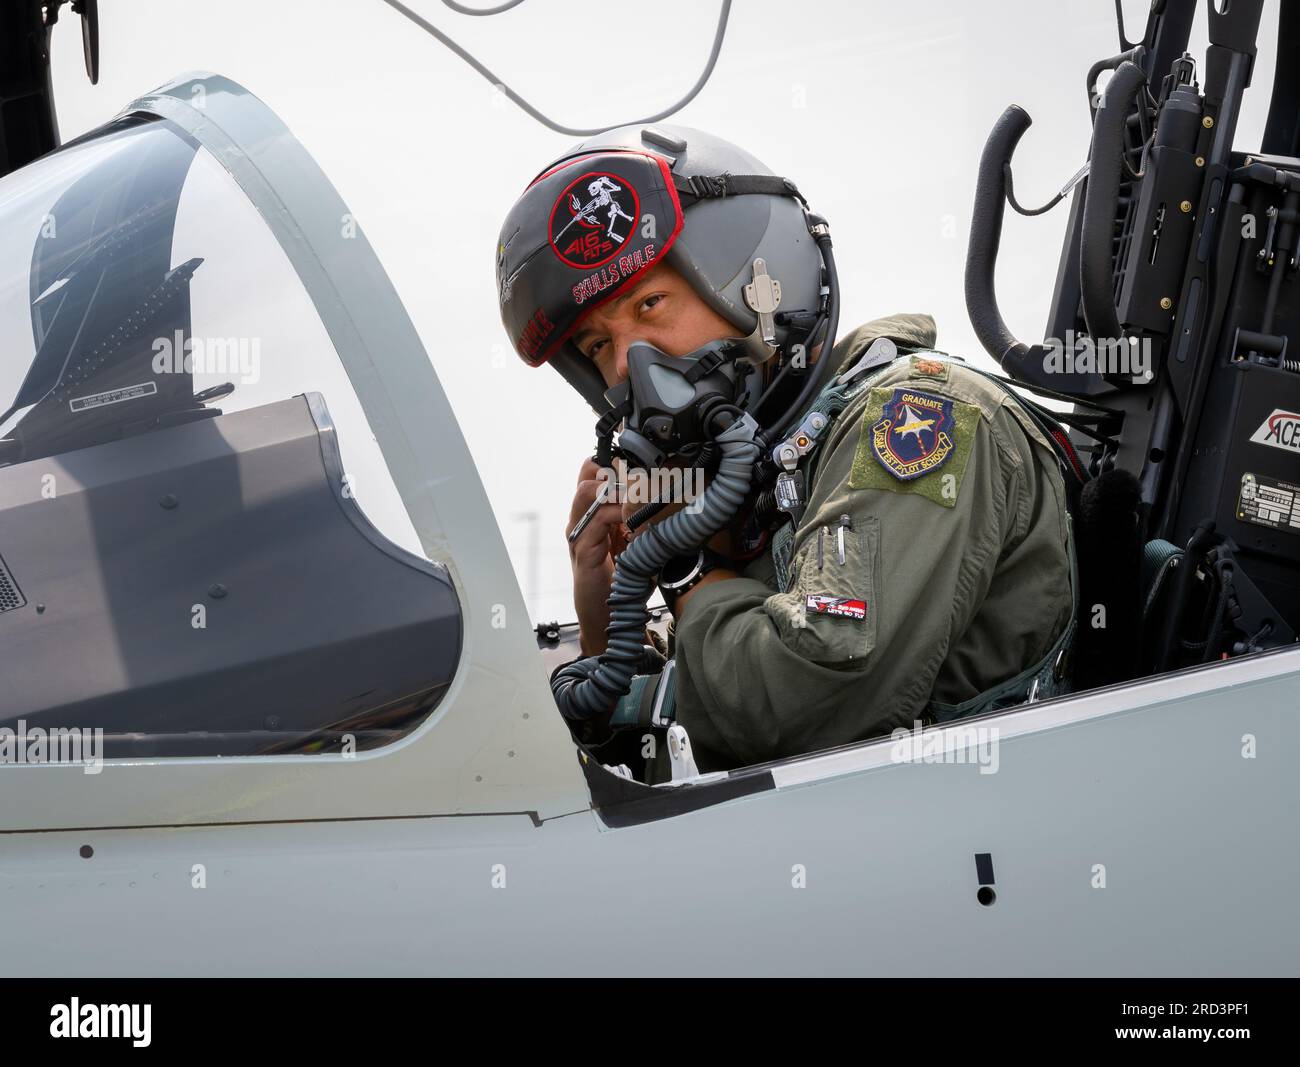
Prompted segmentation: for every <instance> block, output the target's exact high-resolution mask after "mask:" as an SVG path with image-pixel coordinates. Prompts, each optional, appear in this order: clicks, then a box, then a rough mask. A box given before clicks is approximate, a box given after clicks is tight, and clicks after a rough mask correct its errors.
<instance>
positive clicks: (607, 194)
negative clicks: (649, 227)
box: [555, 174, 636, 244]
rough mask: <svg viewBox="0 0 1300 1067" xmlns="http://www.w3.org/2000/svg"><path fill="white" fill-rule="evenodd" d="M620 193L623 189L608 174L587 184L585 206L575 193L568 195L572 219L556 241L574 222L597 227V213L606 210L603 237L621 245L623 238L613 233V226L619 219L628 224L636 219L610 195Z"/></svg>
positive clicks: (557, 235)
mask: <svg viewBox="0 0 1300 1067" xmlns="http://www.w3.org/2000/svg"><path fill="white" fill-rule="evenodd" d="M622 191H623V187H622V186H621V185H619V184H617V183H616V182H615V181H614V180H613V179H612V178H610V176H609V175H608V174H602V175H600V177H598V178H597V179H596V180H595V181H593V182H591V183H590V184H588V186H587V193H588V195H590V197H591V199H590V200H588V201H587V202H586V203H585V204H584V203H582V201H581V200H579V199H578V194H577V193H570V194H569V207H570V209H571V210H572V211H573V218H571V219H570V220H569V221H568V223H567V224H565V226H564V229H562V230H560V232H559V233H558V234H556V235H555V237H556V240H559V238H560V237H561V236H562V235H563V234H564V232H565V230H567V229H568V228H569V227H570V226H572V225H573V224H574V223H575V222H583V223H585V224H586V225H588V226H599V225H600V220H599V218H598V217H597V212H599V211H601V210H602V209H608V213H609V226H608V227H607V228H606V230H605V236H606V237H609V238H611V239H613V240H615V241H617V242H618V243H619V244H622V243H623V241H624V236H623V235H620V234H618V233H615V232H614V226H615V224H616V223H617V222H618V220H619V219H620V218H622V219H627V221H628V222H632V223H635V222H636V219H634V218H633V217H632V216H631V215H629V214H628V213H627V212H626V211H624V210H623V209H622V208H621V207H619V205H618V201H617V200H615V199H614V197H613V195H612V194H614V193H621V192H622Z"/></svg>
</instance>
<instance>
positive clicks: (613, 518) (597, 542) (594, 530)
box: [565, 504, 623, 568]
mask: <svg viewBox="0 0 1300 1067" xmlns="http://www.w3.org/2000/svg"><path fill="white" fill-rule="evenodd" d="M622 522H623V506H622V505H621V504H601V505H600V507H598V508H597V509H596V510H595V511H594V512H592V515H591V518H590V519H589V520H588V521H587V524H586V526H584V527H583V528H582V531H581V532H580V533H579V534H578V535H577V537H574V538H573V540H572V541H570V542H569V555H570V557H571V558H572V560H573V565H574V566H575V567H578V568H582V567H596V566H600V565H603V564H604V562H605V561H606V560H607V559H609V556H610V548H611V545H610V532H611V528H612V527H615V526H621V525H622ZM576 525H577V523H571V524H570V526H569V528H568V530H566V531H565V536H566V537H568V536H571V535H572V534H573V530H574V527H575V526H576Z"/></svg>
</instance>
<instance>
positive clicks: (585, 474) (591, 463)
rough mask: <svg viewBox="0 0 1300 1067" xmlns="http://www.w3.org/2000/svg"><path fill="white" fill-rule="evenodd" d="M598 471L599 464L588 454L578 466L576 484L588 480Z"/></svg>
mask: <svg viewBox="0 0 1300 1067" xmlns="http://www.w3.org/2000/svg"><path fill="white" fill-rule="evenodd" d="M599 473H600V464H599V463H597V462H596V460H595V457H593V456H588V457H587V458H586V459H584V460H583V461H582V466H581V467H579V468H578V484H579V485H581V484H582V483H583V482H589V481H591V480H592V479H593V478H595V477H596V475H597V474H599Z"/></svg>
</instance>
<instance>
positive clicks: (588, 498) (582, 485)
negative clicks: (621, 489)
mask: <svg viewBox="0 0 1300 1067" xmlns="http://www.w3.org/2000/svg"><path fill="white" fill-rule="evenodd" d="M608 486H609V483H608V482H607V481H605V480H603V479H601V478H588V479H587V480H586V481H582V482H579V483H578V488H577V490H576V491H575V492H574V494H573V504H572V505H571V506H570V508H569V525H568V527H567V528H566V529H565V531H564V532H565V533H566V534H567V533H570V532H572V530H573V527H574V526H575V525H577V523H579V522H580V521H581V520H582V517H583V515H585V514H586V513H587V512H588V511H589V510H591V506H592V505H593V504H595V502H596V497H597V496H598V495H599V494H600V493H601V491H602V490H604V492H605V495H606V497H608V496H610V495H612V494H611V493H610V491H609V489H608Z"/></svg>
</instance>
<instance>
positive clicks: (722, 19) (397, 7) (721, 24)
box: [384, 0, 731, 137]
mask: <svg viewBox="0 0 1300 1067" xmlns="http://www.w3.org/2000/svg"><path fill="white" fill-rule="evenodd" d="M443 2H444V3H446V4H447V6H448V7H452V4H451V3H450V2H449V0H443ZM384 3H386V4H387V5H388V6H389V7H391V8H392V9H393V10H394V11H397V12H399V13H401V14H403V15H405V16H406V17H407V18H408V19H410V20H411V21H412V22H414V23H415V24H416V25H417V26H419V27H420V29H422V30H424V32H425V33H427V34H429V35H430V36H432V37H435V38H436V39H437V40H438V41H440V42H441V43H442V44H444V45H446V47H447V48H449V49H451V51H453V52H455V53H456V55H458V56H460V58H461V59H463V60H464V61H465V62H466V63H468V64H469V65H470V66H471V67H473V68H474V69H475V70H476V71H478V72H479V73H480V74H481V75H483V77H484V78H486V79H487V80H488V81H489V82H491V83H492V84H493V85H494V86H497V87H498V88H500V90H501V91H502V92H503V93H505V95H506V96H507V97H509V98H510V100H512V101H513V102H514V103H515V104H516V105H518V106H519V107H520V108H522V109H523V110H524V111H526V112H527V113H528V114H529V115H531V116H532V117H533V118H535V119H536V120H537V121H538V122H540V123H541V124H542V125H543V126H545V127H547V128H548V129H551V130H554V131H555V132H556V133H563V134H567V135H569V136H572V137H593V136H595V135H596V134H598V133H604V132H605V131H606V130H612V129H614V128H615V127H616V126H628V125H633V124H640V123H651V122H659V121H660V120H662V119H666V118H668V117H669V116H670V115H675V114H676V113H677V112H678V111H680V110H681V109H682V108H684V107H685V106H686V105H687V104H689V103H690V102H691V101H692V100H694V99H695V98H696V97H697V96H698V95H699V93H700V90H701V89H703V88H704V86H705V83H707V82H708V80H709V78H710V76H712V74H713V68H714V66H715V65H716V64H717V62H718V53H719V52H721V51H722V39H723V38H724V37H725V36H726V33H727V17H728V16H729V15H730V14H731V0H722V8H721V10H720V11H719V12H718V28H717V31H716V33H715V34H714V37H713V48H712V50H711V51H710V52H709V59H708V62H707V63H705V65H704V70H703V72H702V73H701V74H700V76H699V79H698V80H697V81H696V82H695V84H694V85H693V86H692V87H691V90H690V92H688V93H687V94H686V95H685V96H683V97H682V98H681V99H680V100H679V101H677V103H675V104H673V105H672V106H671V107H668V108H665V109H664V110H663V111H660V112H657V113H656V114H654V115H650V116H649V117H648V118H643V119H631V120H627V121H623V122H615V123H611V124H610V125H608V126H596V127H594V128H592V129H580V128H578V127H576V126H565V125H564V124H563V123H559V122H555V121H554V120H553V119H550V118H547V117H546V116H545V115H543V114H542V113H541V112H540V111H538V110H537V108H535V107H533V105H532V104H530V103H529V102H528V101H527V100H525V99H524V98H523V97H522V96H520V95H519V94H518V93H517V92H515V91H514V90H513V89H512V88H510V86H508V85H507V84H506V83H505V82H503V81H502V80H501V79H500V78H498V77H497V76H496V75H495V74H493V73H492V71H490V70H489V69H488V68H487V67H486V66H484V65H483V64H482V63H480V62H479V61H478V60H477V59H476V58H474V56H472V55H471V54H470V53H469V52H468V51H466V49H464V48H462V47H461V46H460V45H458V44H457V43H456V42H455V41H453V40H452V39H451V38H450V37H448V36H447V35H446V34H445V33H443V32H442V30H440V29H438V27H437V26H435V25H433V24H432V23H431V22H429V21H427V20H426V19H423V18H421V17H420V16H419V15H417V14H416V13H415V12H414V11H412V10H411V9H410V8H409V7H407V6H406V5H405V4H403V3H401V2H400V0H384ZM510 6H514V5H513V4H511V5H510ZM453 10H458V11H459V10H462V8H460V7H453ZM504 10H507V8H506V7H505V6H504V5H503V6H501V7H500V8H498V9H495V10H493V9H485V10H483V11H481V12H479V11H472V10H470V9H463V13H464V14H496V13H498V12H499V11H504Z"/></svg>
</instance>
